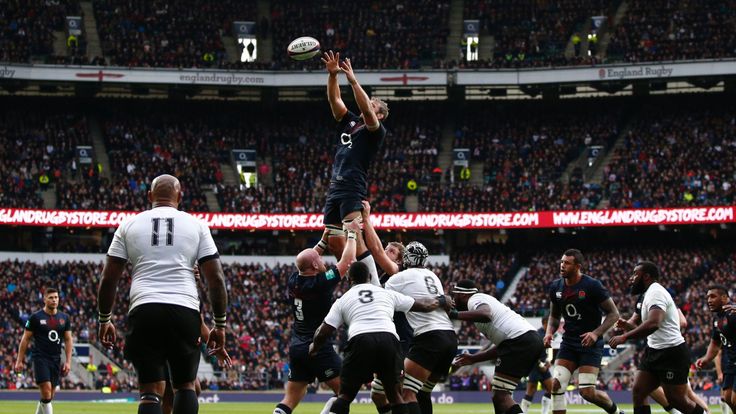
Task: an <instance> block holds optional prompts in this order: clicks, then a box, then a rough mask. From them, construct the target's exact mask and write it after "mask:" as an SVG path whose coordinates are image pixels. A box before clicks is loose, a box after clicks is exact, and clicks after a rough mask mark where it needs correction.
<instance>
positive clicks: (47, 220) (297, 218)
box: [0, 206, 736, 231]
mask: <svg viewBox="0 0 736 414" xmlns="http://www.w3.org/2000/svg"><path fill="white" fill-rule="evenodd" d="M734 210H736V207H734V206H728V207H725V206H724V207H687V208H686V207H684V208H657V209H631V210H585V211H538V212H512V213H386V214H375V215H372V216H371V222H372V223H373V225H374V226H375V227H376V228H378V229H385V230H389V229H396V230H404V229H405V230H439V229H445V230H459V229H468V230H483V229H517V228H558V227H605V226H652V225H687V224H719V223H733V222H736V219H734V213H735V211H734ZM136 214H138V213H136V212H133V211H86V210H33V209H19V208H0V225H13V226H46V227H108V228H109V227H117V226H119V225H120V223H122V222H123V221H124V220H125V219H127V218H130V217H132V216H134V215H136ZM192 215H193V216H195V217H197V218H198V219H200V220H202V221H204V222H205V223H206V224H207V225H208V226H209V227H210V228H212V229H225V230H304V231H319V230H322V229H323V228H324V223H323V221H322V220H323V214H321V213H310V214H245V213H242V214H238V213H192Z"/></svg>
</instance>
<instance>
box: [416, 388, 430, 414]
mask: <svg viewBox="0 0 736 414" xmlns="http://www.w3.org/2000/svg"><path fill="white" fill-rule="evenodd" d="M417 402H418V403H419V410H420V411H421V412H422V414H432V393H431V392H426V391H419V392H418V393H417Z"/></svg>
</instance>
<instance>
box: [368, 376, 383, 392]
mask: <svg viewBox="0 0 736 414" xmlns="http://www.w3.org/2000/svg"><path fill="white" fill-rule="evenodd" d="M371 394H381V395H386V392H385V391H384V390H383V383H382V382H381V380H379V379H378V378H374V379H373V382H371Z"/></svg>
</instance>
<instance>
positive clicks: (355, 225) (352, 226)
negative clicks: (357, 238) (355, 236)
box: [345, 217, 363, 233]
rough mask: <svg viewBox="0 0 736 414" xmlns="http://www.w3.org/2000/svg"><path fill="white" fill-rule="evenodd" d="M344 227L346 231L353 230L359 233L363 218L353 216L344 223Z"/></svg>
mask: <svg viewBox="0 0 736 414" xmlns="http://www.w3.org/2000/svg"><path fill="white" fill-rule="evenodd" d="M345 228H346V229H347V230H348V231H354V232H356V233H360V232H361V231H362V230H363V220H361V219H359V218H357V217H356V218H354V219H353V220H352V221H350V223H347V224H346V225H345Z"/></svg>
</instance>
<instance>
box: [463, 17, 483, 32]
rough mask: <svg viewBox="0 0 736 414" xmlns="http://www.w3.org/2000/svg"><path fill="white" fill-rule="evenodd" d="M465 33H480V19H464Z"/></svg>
mask: <svg viewBox="0 0 736 414" xmlns="http://www.w3.org/2000/svg"><path fill="white" fill-rule="evenodd" d="M463 33H464V34H465V35H466V36H467V35H478V34H479V33H480V20H463Z"/></svg>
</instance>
